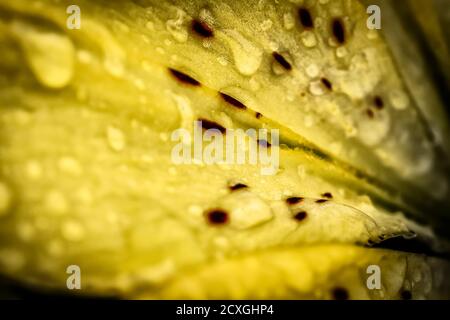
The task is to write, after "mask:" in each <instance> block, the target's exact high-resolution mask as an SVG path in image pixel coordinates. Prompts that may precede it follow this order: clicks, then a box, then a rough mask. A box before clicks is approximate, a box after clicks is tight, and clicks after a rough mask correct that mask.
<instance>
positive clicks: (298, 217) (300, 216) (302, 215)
mask: <svg viewBox="0 0 450 320" xmlns="http://www.w3.org/2000/svg"><path fill="white" fill-rule="evenodd" d="M307 215H308V214H307V213H306V211H300V212H297V213H296V214H295V215H294V219H295V220H297V221H302V220H305V219H306V216H307Z"/></svg>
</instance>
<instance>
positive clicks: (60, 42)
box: [12, 22, 75, 89]
mask: <svg viewBox="0 0 450 320" xmlns="http://www.w3.org/2000/svg"><path fill="white" fill-rule="evenodd" d="M12 30H13V33H14V35H15V36H16V37H17V39H18V40H19V42H20V45H21V46H22V49H23V50H24V54H25V57H26V59H27V62H28V64H29V65H30V68H31V70H32V71H33V73H34V75H35V76H36V78H37V80H38V81H39V82H40V83H41V84H42V85H44V86H46V87H49V88H55V89H59V88H63V87H65V86H67V85H68V84H69V82H70V81H71V79H72V76H73V73H74V64H75V49H74V46H73V43H72V41H71V40H70V39H69V37H67V36H66V35H64V34H60V33H56V32H50V31H42V30H37V29H36V28H34V27H32V26H30V25H27V24H24V23H21V22H14V23H13V26H12Z"/></svg>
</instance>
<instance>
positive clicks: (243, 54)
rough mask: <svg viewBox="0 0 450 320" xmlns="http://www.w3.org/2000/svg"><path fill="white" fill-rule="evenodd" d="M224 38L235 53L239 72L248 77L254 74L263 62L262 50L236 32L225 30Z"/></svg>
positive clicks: (235, 61)
mask: <svg viewBox="0 0 450 320" xmlns="http://www.w3.org/2000/svg"><path fill="white" fill-rule="evenodd" d="M223 36H224V37H225V39H226V41H227V42H228V44H229V46H230V48H231V51H232V52H233V57H234V63H235V64H236V68H237V70H238V71H239V72H240V73H241V74H243V75H246V76H250V75H252V74H254V73H255V72H256V71H257V70H258V69H259V66H260V65H261V62H262V57H263V51H262V49H261V48H259V47H257V46H256V45H254V44H253V43H252V42H251V41H250V40H248V39H246V38H245V37H244V36H243V35H241V34H240V33H239V32H237V31H236V30H229V29H228V30H225V33H223Z"/></svg>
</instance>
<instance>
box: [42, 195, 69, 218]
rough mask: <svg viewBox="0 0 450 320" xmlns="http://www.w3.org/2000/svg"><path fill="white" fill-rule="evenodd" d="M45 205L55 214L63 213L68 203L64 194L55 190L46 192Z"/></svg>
mask: <svg viewBox="0 0 450 320" xmlns="http://www.w3.org/2000/svg"><path fill="white" fill-rule="evenodd" d="M45 206H46V207H47V209H48V210H49V211H50V212H52V213H56V214H63V213H65V212H67V210H68V204H67V201H66V198H65V197H64V195H63V194H62V193H61V192H59V191H56V190H52V191H50V192H49V193H47V195H46V197H45Z"/></svg>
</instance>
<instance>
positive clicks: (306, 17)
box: [298, 8, 314, 29]
mask: <svg viewBox="0 0 450 320" xmlns="http://www.w3.org/2000/svg"><path fill="white" fill-rule="evenodd" d="M298 17H299V19H300V23H301V24H302V26H303V27H304V28H306V29H311V28H314V22H313V19H312V17H311V13H310V12H309V10H308V9H306V8H300V9H299V10H298Z"/></svg>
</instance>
